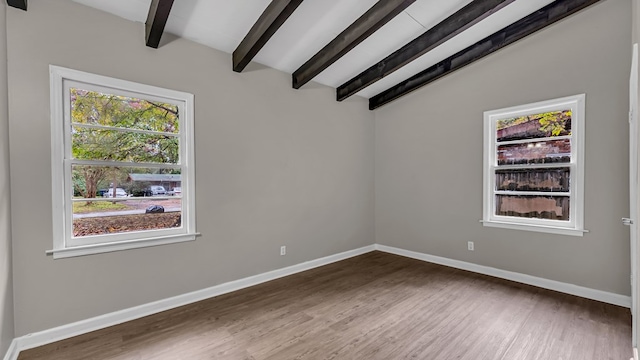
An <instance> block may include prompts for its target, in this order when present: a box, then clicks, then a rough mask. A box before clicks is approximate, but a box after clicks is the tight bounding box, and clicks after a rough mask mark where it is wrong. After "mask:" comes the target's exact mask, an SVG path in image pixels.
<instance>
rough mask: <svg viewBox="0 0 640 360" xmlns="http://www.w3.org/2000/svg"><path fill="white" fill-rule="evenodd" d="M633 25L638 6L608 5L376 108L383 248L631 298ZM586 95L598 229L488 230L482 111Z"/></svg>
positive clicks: (589, 181) (590, 210)
mask: <svg viewBox="0 0 640 360" xmlns="http://www.w3.org/2000/svg"><path fill="white" fill-rule="evenodd" d="M631 28H632V26H631V1H630V0H609V1H602V2H601V3H599V4H597V5H595V6H592V7H590V8H588V9H587V10H585V11H583V12H581V13H579V14H576V15H575V16H573V17H570V18H568V19H565V20H564V21H562V22H560V23H557V24H555V25H553V26H552V27H550V28H547V29H545V30H544V31H542V32H539V33H537V34H534V35H532V36H530V37H529V38H527V39H524V40H523V41H521V42H519V43H517V44H515V45H512V46H509V47H508V48H506V49H503V50H502V51H499V52H498V53H495V54H493V55H491V56H489V57H488V58H485V59H483V60H481V61H479V62H476V63H475V64H473V65H470V66H468V67H466V68H465V69H463V70H461V71H459V72H456V73H454V74H453V75H450V76H448V77H445V78H443V79H441V80H439V81H437V82H435V83H433V84H431V85H429V86H427V87H425V88H423V89H421V90H419V91H416V92H414V93H413V94H411V95H409V96H407V97H405V98H403V99H401V100H399V101H396V102H394V103H392V104H390V105H387V106H385V107H383V108H381V109H379V110H378V111H376V114H375V115H376V122H375V123H376V144H375V151H376V153H375V173H376V183H375V189H376V190H375V193H376V197H375V200H376V203H375V208H376V210H375V214H376V241H377V243H379V244H384V245H389V246H395V247H399V248H403V249H408V250H413V251H418V252H423V253H427V254H432V255H438V256H443V257H447V258H452V259H458V260H462V261H468V262H472V263H477V264H481V265H485V266H490V267H495V268H500V269H505V270H509V271H515V272H519V273H524V274H529V275H533V276H538V277H542V278H547V279H552V280H557V281H562V282H567V283H571V284H577V285H581V286H586V287H589V288H594V289H599V290H604V291H609V292H613V293H617V294H623V295H629V294H630V285H629V272H630V270H629V266H630V265H629V230H628V229H627V228H626V227H624V226H622V225H621V223H620V218H622V217H624V216H627V213H628V209H629V205H628V202H629V198H628V195H629V190H628V186H629V182H628V176H629V174H628V161H629V156H628V136H629V135H628V131H627V129H628V124H627V112H628V97H629V95H628V94H629V92H628V86H629V85H628V84H629V80H628V79H629V69H630V64H631V45H630V44H631ZM579 93H586V94H587V100H586V155H585V156H586V167H585V174H586V175H585V189H586V199H585V226H586V228H587V229H588V230H590V232H589V233H588V234H585V235H584V237H572V236H560V235H550V234H543V233H536V232H525V231H515V230H507V229H495V228H485V227H483V226H482V224H480V223H479V222H478V221H479V220H480V219H481V218H482V124H483V112H484V111H486V110H492V109H499V108H503V107H508V106H512V105H519V104H526V103H530V102H535V101H541V100H547V99H552V98H556V97H561V96H567V95H574V94H579ZM467 241H475V251H474V252H470V251H467Z"/></svg>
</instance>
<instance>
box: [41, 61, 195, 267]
mask: <svg viewBox="0 0 640 360" xmlns="http://www.w3.org/2000/svg"><path fill="white" fill-rule="evenodd" d="M51 93H52V144H53V151H52V174H53V178H52V183H53V194H52V197H53V209H54V213H53V217H54V249H53V250H52V251H51V252H52V253H53V254H54V257H66V256H77V255H85V254H87V253H94V252H104V251H114V250H120V249H124V248H134V247H140V246H149V245H158V244H160V243H170V242H176V241H186V240H193V239H194V238H195V235H196V233H195V214H194V209H195V206H194V203H193V200H192V199H193V190H194V176H193V175H194V174H193V170H192V169H193V167H192V166H191V164H190V163H191V162H192V161H193V95H191V94H187V93H182V92H177V91H173V90H167V89H162V88H157V87H152V86H147V85H142V84H136V83H132V82H128V81H123V80H118V79H112V78H107V77H103V76H98V75H93V74H88V73H83V72H79V71H75V70H70V69H64V68H60V67H55V66H51ZM157 174H162V175H161V176H164V177H165V178H166V179H168V180H170V181H168V182H167V183H166V184H165V185H172V187H178V188H180V189H181V190H180V192H179V193H178V194H177V195H176V194H175V193H174V192H171V194H172V196H166V194H158V192H157V191H156V192H153V193H151V192H150V191H149V188H150V187H151V186H152V185H163V183H162V182H160V183H158V182H153V181H147V182H141V181H136V180H138V179H140V178H141V177H143V178H144V177H145V175H151V177H156V178H157V177H158V176H157ZM144 187H146V189H144ZM114 192H115V197H114V196H113V195H114ZM123 192H124V194H123ZM147 205H149V206H150V205H161V206H162V205H167V206H163V208H164V210H167V211H166V212H160V211H157V210H158V209H157V208H156V209H155V210H154V211H151V212H150V211H148V210H145V207H146V206H147ZM68 250H72V251H68ZM69 254H76V255H69Z"/></svg>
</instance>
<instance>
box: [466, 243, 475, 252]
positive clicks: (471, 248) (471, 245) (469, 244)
mask: <svg viewBox="0 0 640 360" xmlns="http://www.w3.org/2000/svg"><path fill="white" fill-rule="evenodd" d="M473 249H474V247H473V241H469V242H467V250H469V251H473Z"/></svg>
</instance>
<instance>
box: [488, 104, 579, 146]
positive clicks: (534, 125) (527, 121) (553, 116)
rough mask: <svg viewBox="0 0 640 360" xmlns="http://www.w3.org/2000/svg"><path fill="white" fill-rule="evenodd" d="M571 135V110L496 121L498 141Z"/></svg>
mask: <svg viewBox="0 0 640 360" xmlns="http://www.w3.org/2000/svg"><path fill="white" fill-rule="evenodd" d="M566 135H571V110H563V111H552V112H546V113H538V114H532V115H527V116H520V117H517V118H509V119H500V120H498V121H496V141H498V142H500V141H511V140H521V139H535V138H543V137H553V136H566Z"/></svg>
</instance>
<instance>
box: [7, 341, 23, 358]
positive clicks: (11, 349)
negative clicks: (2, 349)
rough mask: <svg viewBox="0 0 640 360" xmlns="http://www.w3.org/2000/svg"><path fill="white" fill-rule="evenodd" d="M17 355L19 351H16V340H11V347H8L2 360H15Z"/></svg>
mask: <svg viewBox="0 0 640 360" xmlns="http://www.w3.org/2000/svg"><path fill="white" fill-rule="evenodd" d="M18 354H20V350H18V340H17V339H13V341H11V345H9V349H7V353H6V354H5V355H4V360H16V359H17V358H18Z"/></svg>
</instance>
